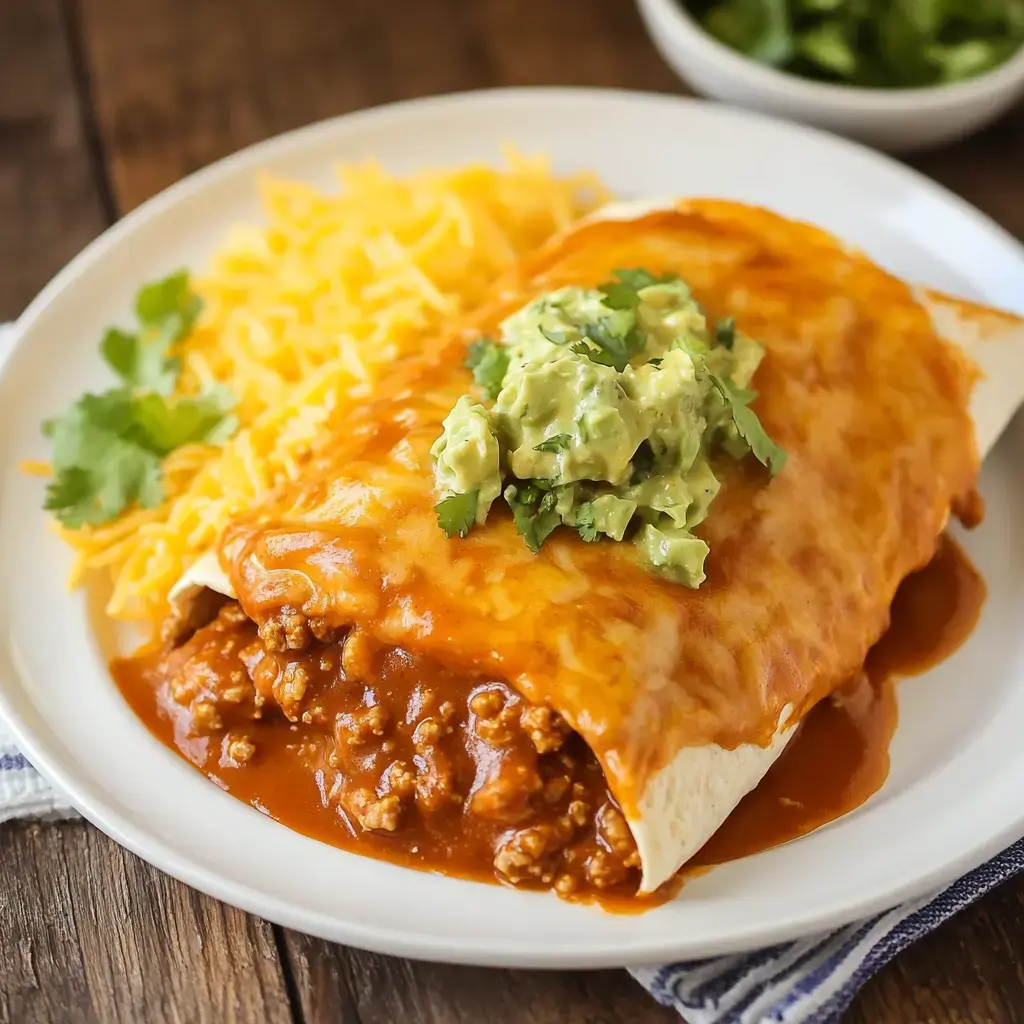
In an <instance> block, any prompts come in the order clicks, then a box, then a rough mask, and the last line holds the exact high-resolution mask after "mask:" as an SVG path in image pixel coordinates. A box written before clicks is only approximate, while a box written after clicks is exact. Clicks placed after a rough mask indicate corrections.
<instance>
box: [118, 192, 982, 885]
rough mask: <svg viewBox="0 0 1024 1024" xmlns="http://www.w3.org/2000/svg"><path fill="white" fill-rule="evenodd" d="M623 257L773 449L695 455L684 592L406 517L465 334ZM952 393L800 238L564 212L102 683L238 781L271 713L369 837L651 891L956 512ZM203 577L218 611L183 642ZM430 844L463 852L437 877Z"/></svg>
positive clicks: (478, 869)
mask: <svg viewBox="0 0 1024 1024" xmlns="http://www.w3.org/2000/svg"><path fill="white" fill-rule="evenodd" d="M623 266H626V267H629V266H632V267H645V268H647V269H648V270H649V271H650V272H651V273H652V274H656V275H663V274H672V275H678V276H679V277H681V278H683V279H684V280H685V281H686V282H688V284H689V286H690V288H691V289H692V291H693V294H694V295H695V296H696V297H697V299H698V300H699V301H700V304H701V307H702V308H703V309H705V310H707V313H708V316H709V317H716V318H725V317H727V316H730V315H731V316H732V317H734V318H735V320H736V322H737V324H738V325H739V327H740V328H741V329H742V331H743V332H744V333H745V334H747V335H749V336H751V337H752V338H756V339H757V340H758V342H760V343H761V344H762V345H763V346H764V347H765V349H766V352H767V355H766V356H765V358H764V360H763V363H762V364H761V366H759V367H758V369H757V373H756V375H755V378H754V385H755V386H756V388H757V389H758V390H759V392H760V397H759V398H758V400H757V402H756V409H757V413H758V415H759V416H760V418H761V421H762V422H763V423H764V426H765V428H766V429H767V431H768V433H769V434H770V435H771V437H773V438H775V439H776V440H777V441H778V443H779V444H780V445H781V446H782V447H783V448H784V449H785V451H786V452H787V453H788V456H789V458H788V462H787V464H786V466H785V467H784V468H783V470H782V471H781V472H779V473H777V475H776V476H774V477H770V476H769V475H768V473H767V472H766V471H765V468H764V467H763V466H761V465H760V464H759V463H758V462H757V460H756V459H753V458H742V459H735V458H732V457H724V456H722V455H721V453H717V452H716V453H713V455H712V458H713V459H714V460H715V461H714V472H715V474H716V477H717V478H718V479H720V481H721V489H720V492H719V493H718V495H717V497H716V498H715V500H714V503H713V505H712V507H711V508H710V510H709V512H708V514H707V516H706V518H705V520H704V521H703V522H701V523H700V524H699V525H698V526H697V527H696V532H697V533H698V534H699V536H700V537H701V538H702V539H703V540H704V542H705V543H706V544H707V547H708V548H709V549H710V555H709V556H708V559H707V563H706V571H707V579H706V580H704V581H703V582H702V583H701V585H700V586H699V587H698V588H697V589H688V588H686V587H684V586H681V585H680V584H679V583H678V582H676V581H673V580H667V579H663V578H661V577H659V576H657V575H654V574H652V573H651V572H650V571H648V567H646V566H644V565H642V564H640V563H639V562H638V559H637V556H636V552H635V550H634V549H633V548H632V547H630V546H627V545H621V544H615V543H612V542H610V541H607V542H599V543H596V544H588V543H586V542H585V541H584V540H583V539H582V538H580V537H579V536H575V535H573V534H572V532H571V531H567V530H556V531H554V532H553V533H552V534H551V536H550V537H549V538H548V539H547V541H546V543H545V544H544V545H543V547H542V548H541V550H539V551H538V552H536V553H534V552H532V551H530V550H529V549H527V548H526V547H524V545H523V543H522V538H521V537H520V536H519V533H518V532H517V530H516V528H515V523H514V521H513V520H512V519H511V518H510V517H508V516H496V517H495V518H494V519H493V521H492V520H488V521H487V522H486V523H484V524H483V525H482V526H481V527H480V528H477V529H474V530H473V531H471V532H469V533H468V535H467V536H466V537H464V538H455V539H452V538H448V537H446V536H445V534H444V533H442V532H441V531H439V530H438V529H437V523H436V516H435V511H434V506H435V505H436V504H437V500H438V494H437V488H436V482H435V478H434V472H433V464H432V460H431V457H430V450H431V448H432V447H433V446H434V444H435V443H436V441H437V439H438V437H439V436H440V435H441V433H442V430H443V426H442V425H443V421H444V419H445V417H446V416H447V414H448V412H449V411H450V410H451V408H452V407H453V405H454V404H455V403H456V402H457V400H458V399H459V397H460V396H461V395H462V394H463V393H465V392H466V391H467V390H470V389H471V387H472V385H471V382H470V378H469V375H468V373H467V372H466V370H465V368H464V367H463V355H464V350H465V347H466V345H467V343H468V342H471V341H474V340H476V339H477V338H479V337H480V335H481V334H485V333H494V332H495V331H496V330H497V329H499V325H500V324H501V323H502V322H503V321H505V320H507V318H508V317H509V316H510V315H511V314H513V313H514V312H516V311H517V310H519V309H521V308H522V307H523V306H524V305H526V304H529V303H530V302H531V301H534V300H536V299H537V297H538V296H541V295H545V294H550V293H551V292H554V291H556V290H557V289H559V288H564V287H592V286H596V285H599V284H600V283H601V282H603V281H606V280H607V279H608V278H609V276H610V275H611V274H612V273H613V271H614V270H615V268H617V267H623ZM973 378H974V372H973V370H972V368H971V367H970V365H969V364H968V363H967V362H966V361H965V360H963V359H962V358H961V357H960V355H959V354H958V353H957V352H956V350H955V349H954V348H952V347H951V346H949V345H947V344H945V343H943V342H942V341H941V340H940V338H939V337H938V336H937V335H936V333H935V331H934V329H933V326H932V321H931V319H930V317H929V314H928V312H927V310H926V308H925V307H924V305H922V303H921V302H919V301H918V299H917V298H915V296H914V295H912V293H911V292H910V290H909V289H908V288H907V287H906V286H905V285H903V284H902V283H901V282H898V281H896V280H895V279H893V278H892V277H890V276H889V275H887V274H885V273H884V272H883V271H881V270H880V269H878V268H877V267H875V266H873V265H872V264H871V263H870V262H869V261H868V260H867V259H865V258H864V257H862V256H860V255H858V254H851V253H848V252H846V251H845V250H843V249H842V248H841V247H840V246H839V245H837V244H836V243H835V242H834V240H832V239H830V238H828V237H827V236H825V235H823V234H821V233H819V232H817V231H815V230H813V229H810V228H807V227H806V226H803V225H797V224H792V223H790V222H787V221H784V220H782V219H781V218H777V217H774V216H773V215H770V214H767V213H765V212H763V211H757V210H751V209H749V208H744V207H738V206H735V205H732V204H723V203H714V202H704V203H689V204H686V205H685V206H683V207H681V208H679V209H675V210H669V211H662V212H655V213H652V214H650V215H647V216H644V217H641V218H639V219H635V220H625V221H621V222H617V223H609V222H595V223H593V224H589V225H585V226H582V227H580V228H578V229H576V230H575V231H573V232H571V233H570V234H569V235H567V236H566V237H564V238H562V239H560V240H559V241H558V242H556V243H555V244H553V245H551V246H548V247H547V248H546V249H545V250H543V251H542V252H541V253H539V254H538V255H537V256H536V257H535V258H534V259H532V260H528V261H527V262H526V263H525V264H524V265H522V266H521V267H519V268H517V270H516V271H515V273H514V274H512V275H511V276H510V277H509V278H508V279H507V280H506V281H505V282H504V283H503V286H502V287H501V289H499V294H498V296H497V298H496V301H495V303H494V304H493V306H492V307H491V308H489V309H487V310H486V311H485V312H484V313H483V314H482V315H481V316H480V317H479V318H478V319H477V320H476V321H475V322H474V323H473V324H471V325H469V326H468V327H467V328H466V329H465V330H464V331H460V332H458V333H455V334H452V335H451V336H447V337H443V338H439V339H437V340H436V341H435V342H434V343H433V344H432V346H431V347H430V348H429V349H428V350H427V351H426V352H425V353H424V354H423V356H422V357H419V358H416V359H411V360H409V361H408V362H407V363H405V364H403V365H401V366H397V367H396V368H395V372H394V374H393V376H392V378H391V379H389V380H388V381H387V382H386V383H385V384H384V386H383V387H382V389H381V390H380V391H379V392H378V393H377V394H376V395H375V396H374V397H373V398H372V399H371V400H369V401H368V402H367V403H366V404H365V405H364V406H363V407H362V408H361V409H359V410H358V411H356V412H355V413H349V414H347V415H346V416H345V417H344V418H340V419H339V422H337V423H336V424H332V425H331V429H330V431H329V433H328V439H327V441H326V442H325V443H324V445H323V446H322V450H321V451H319V452H318V453H317V454H316V455H315V456H314V458H313V460H312V461H311V463H310V466H309V467H308V469H307V471H306V473H305V475H304V478H303V480H302V482H301V483H300V485H299V486H298V487H288V488H285V489H284V490H282V491H280V492H278V493H276V494H274V495H272V496H271V497H270V498H269V499H268V500H267V501H265V502H264V503H262V504H261V505H260V506H258V507H257V508H256V509H254V510H253V512H252V513H251V514H249V515H247V516H243V517H240V518H239V519H238V521H237V522H236V523H235V524H234V525H233V526H232V527H231V528H230V529H229V530H228V531H227V533H226V534H225V536H224V538H223V540H222V543H221V545H220V549H219V552H218V559H217V561H216V562H215V563H213V564H209V563H208V564H207V565H206V566H205V567H203V566H200V567H198V568H197V571H196V573H195V574H193V575H192V576H191V577H188V578H186V580H185V581H184V585H183V587H182V588H181V589H180V590H179V591H178V595H177V596H178V597H179V598H180V602H179V607H180V608H181V609H182V610H183V612H184V613H185V614H186V615H190V616H193V619H192V621H190V622H186V623H185V624H184V629H183V627H182V622H181V621H180V619H179V620H177V621H175V623H173V626H174V629H175V630H177V631H179V639H180V633H181V632H182V629H183V632H184V633H185V634H187V633H188V632H189V631H191V630H192V629H193V628H194V627H196V626H199V628H198V630H197V631H196V632H195V633H194V635H192V636H191V638H189V639H187V640H186V641H185V642H184V643H183V644H179V645H178V646H176V647H174V649H173V650H171V651H170V652H164V651H161V652H156V653H153V654H150V655H147V656H146V659H147V660H145V662H144V663H139V662H136V663H135V664H134V669H133V670H134V671H137V672H142V674H143V675H144V676H145V677H146V678H147V679H149V681H150V682H151V683H152V684H153V685H155V686H158V687H165V688H166V689H167V691H168V692H169V693H170V695H171V698H172V700H173V701H174V702H175V703H177V704H178V705H180V706H182V707H187V708H188V711H189V716H190V717H189V718H188V723H187V728H188V729H191V730H194V731H195V732H196V735H197V737H199V738H201V739H202V740H203V741H204V742H205V743H206V747H209V746H210V743H209V742H208V740H209V739H210V738H213V739H214V740H216V744H215V745H216V746H217V748H218V750H217V752H216V758H217V760H218V762H219V763H223V764H227V765H229V766H232V767H238V768H239V769H240V771H245V770H246V769H245V768H244V767H243V766H245V765H246V764H249V763H252V762H253V761H254V759H257V758H258V757H259V756H260V753H259V746H260V740H259V735H258V732H259V727H260V724H261V723H262V722H263V721H264V718H267V719H270V718H271V717H272V716H276V723H277V726H283V727H284V728H286V729H287V730H288V731H289V734H291V735H293V736H294V737H295V739H294V741H293V744H292V745H293V746H295V747H296V757H297V759H298V761H301V762H302V763H303V764H304V765H305V770H306V771H307V773H311V774H312V775H313V776H315V777H316V778H317V779H318V782H317V785H318V786H321V787H322V797H323V800H324V801H325V802H326V803H328V804H331V806H333V807H335V808H336V809H337V813H338V815H339V819H340V820H341V821H342V826H341V827H343V828H348V829H350V830H351V831H352V833H353V834H359V835H362V834H365V835H366V836H367V837H369V846H370V848H381V849H386V848H388V847H389V846H390V847H391V848H392V849H394V848H396V847H398V848H401V849H402V850H404V852H405V853H406V855H407V856H409V857H412V858H416V857H420V859H421V860H422V863H423V864H424V865H426V866H430V867H435V868H441V869H448V870H454V871H460V872H462V873H470V874H486V873H488V872H489V871H491V870H493V871H495V872H496V873H497V874H498V875H499V877H501V878H503V879H505V880H508V881H512V882H517V883H527V884H541V885H545V886H547V885H550V886H553V887H555V888H556V890H558V891H559V892H561V893H563V894H565V895H569V894H573V893H576V892H579V891H581V890H584V891H585V890H588V889H589V890H597V891H604V892H607V891H630V890H633V891H635V890H636V888H637V887H639V888H640V889H641V890H642V891H644V892H649V891H652V890H654V889H656V888H657V887H658V886H659V885H660V884H662V883H663V882H664V881H665V880H666V879H668V878H669V877H670V876H671V875H672V874H673V873H674V872H675V870H676V869H677V868H678V866H679V865H680V864H681V863H682V862H683V861H685V860H686V859H688V857H689V856H691V855H692V853H693V852H695V850H696V849H697V848H699V847H700V846H701V845H702V844H703V842H704V841H705V840H706V838H707V837H708V835H710V834H711V832H713V831H714V829H715V828H717V826H718V825H719V824H721V821H722V820H724V818H725V817H726V816H727V814H728V813H729V811H730V810H731V809H732V807H733V806H734V805H735V803H736V802H737V801H738V800H739V798H740V797H741V796H742V795H743V794H744V793H745V792H747V791H748V790H749V789H751V788H752V787H753V786H754V785H755V784H756V782H757V781H758V779H759V778H760V777H761V775H762V774H763V773H764V771H765V770H766V769H767V767H768V766H769V765H770V764H771V763H772V762H773V761H774V759H775V758H776V757H777V755H778V753H779V752H780V751H781V750H782V748H783V747H784V746H785V744H786V742H787V741H788V740H789V738H790V737H791V736H792V735H793V732H794V729H795V727H796V726H797V725H798V724H799V723H800V722H801V721H803V720H804V718H805V716H806V715H807V713H808V712H809V710H810V709H811V708H812V707H814V706H815V705H816V704H817V703H818V702H819V701H820V700H821V698H823V697H824V696H826V695H829V694H831V693H833V692H834V691H835V690H836V689H837V688H838V687H840V686H841V685H842V684H843V683H845V682H846V681H847V680H849V679H850V678H851V677H853V676H855V675H856V674H857V672H858V670H859V669H860V666H861V665H862V663H863V661H864V658H865V654H866V653H867V651H868V649H869V648H870V647H871V645H872V644H873V643H875V641H877V640H878V639H879V637H880V636H881V635H882V634H883V632H884V630H885V628H886V625H887V622H888V619H889V614H890V611H889V610H890V606H891V603H892V600H893V597H894V595H895V593H896V590H897V587H898V586H899V584H900V583H901V582H902V581H903V580H904V578H905V577H907V576H908V574H910V573H912V572H913V571H914V570H916V569H919V568H921V567H922V566H924V565H925V564H926V563H927V562H928V561H929V560H930V559H931V557H932V555H933V554H934V552H935V550H936V545H937V543H938V540H939V538H940V536H941V533H942V530H943V528H944V526H945V523H946V520H947V518H948V516H949V514H950V512H951V511H952V512H953V513H954V514H957V515H960V516H961V517H963V518H965V519H968V520H972V521H973V519H975V518H976V516H977V506H976V503H975V501H974V500H973V486H974V480H975V476H976V472H977V466H978V453H977V450H976V445H975V440H974V432H973V427H972V421H971V418H970V415H969V412H968V408H969V406H968V403H969V396H970V391H971V385H972V383H973ZM204 572H205V573H206V575H205V577H204ZM204 589H205V590H214V591H220V592H221V593H222V594H223V595H225V596H229V597H231V598H234V599H237V603H236V601H234V600H233V601H230V602H228V603H227V604H224V605H223V607H221V608H220V610H219V612H218V615H217V618H216V619H215V620H214V621H213V622H211V623H209V624H206V625H201V622H202V619H203V618H205V617H206V616H207V615H209V613H210V612H211V611H213V610H214V609H213V606H212V605H207V607H206V609H205V611H204V610H203V609H201V608H199V606H198V605H197V604H196V599H197V598H198V597H199V596H200V594H201V593H202V591H203V590H204ZM213 601H214V602H216V598H214V599H213ZM140 665H142V667H141V668H140ZM122 671H129V670H128V669H123V670H122ZM284 723H287V724H284ZM389 744H390V746H388V745H389ZM207 754H208V751H206V750H205V749H204V755H203V756H204V757H206V756H207ZM256 798H258V794H257V795H256ZM453 832H459V833H467V834H469V833H471V834H472V836H473V837H475V838H474V841H473V842H470V843H467V844H464V846H460V849H462V850H463V853H462V854H461V855H460V856H459V857H458V858H455V860H456V861H457V862H454V863H453V861H452V850H453V844H452V843H451V841H450V840H451V836H452V834H453ZM446 837H447V839H446ZM373 844H376V847H374V846H373ZM421 854H422V856H421Z"/></svg>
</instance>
